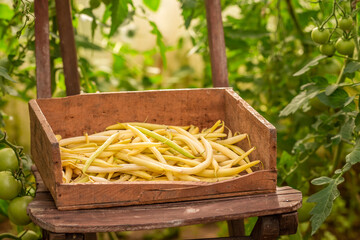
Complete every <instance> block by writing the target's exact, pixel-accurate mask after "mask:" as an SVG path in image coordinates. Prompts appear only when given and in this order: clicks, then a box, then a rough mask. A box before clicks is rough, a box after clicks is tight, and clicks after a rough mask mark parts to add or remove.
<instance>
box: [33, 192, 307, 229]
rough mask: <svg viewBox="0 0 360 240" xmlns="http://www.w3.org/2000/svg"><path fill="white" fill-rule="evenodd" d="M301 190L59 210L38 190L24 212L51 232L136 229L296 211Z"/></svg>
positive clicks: (47, 194) (46, 194) (48, 195)
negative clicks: (34, 198)
mask: <svg viewBox="0 0 360 240" xmlns="http://www.w3.org/2000/svg"><path fill="white" fill-rule="evenodd" d="M300 207H301V192H300V191H298V190H295V189H292V188H290V187H281V188H277V191H276V192H275V193H269V194H257V195H248V196H238V197H229V198H218V199H207V200H198V201H184V202H174V203H161V204H150V205H138V206H125V207H114V208H103V209H91V210H76V211H60V210H58V209H57V208H56V206H55V205H54V202H53V201H52V199H51V197H50V194H49V193H46V192H41V193H38V194H37V195H36V201H34V202H33V203H30V204H29V208H28V212H29V214H30V217H31V218H32V220H33V221H34V222H35V223H36V224H37V225H39V226H40V227H42V228H44V229H47V230H49V231H53V232H58V233H61V232H69V233H70V232H74V233H76V232H108V231H136V230H145V229H157V228H167V227H176V226H185V225H192V224H198V223H208V222H217V221H223V220H236V219H240V218H247V217H252V216H266V215H273V214H281V213H286V212H292V211H296V210H297V209H298V208H300Z"/></svg>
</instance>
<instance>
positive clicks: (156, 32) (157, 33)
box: [149, 21, 167, 68]
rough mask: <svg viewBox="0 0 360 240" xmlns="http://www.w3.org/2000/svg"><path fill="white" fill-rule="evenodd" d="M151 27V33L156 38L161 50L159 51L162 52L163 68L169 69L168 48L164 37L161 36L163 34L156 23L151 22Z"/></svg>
mask: <svg viewBox="0 0 360 240" xmlns="http://www.w3.org/2000/svg"><path fill="white" fill-rule="evenodd" d="M149 23H150V25H151V26H152V28H153V29H152V30H151V33H152V34H154V35H155V36H156V45H157V46H158V48H159V51H160V56H161V59H162V61H163V66H164V68H166V67H167V61H166V55H165V52H166V46H165V43H164V41H163V36H162V34H161V32H160V31H159V29H158V27H157V25H156V23H155V22H153V21H149Z"/></svg>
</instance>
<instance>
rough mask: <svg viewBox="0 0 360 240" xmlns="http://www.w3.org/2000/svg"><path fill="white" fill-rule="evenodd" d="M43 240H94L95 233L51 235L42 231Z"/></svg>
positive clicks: (51, 233)
mask: <svg viewBox="0 0 360 240" xmlns="http://www.w3.org/2000/svg"><path fill="white" fill-rule="evenodd" d="M42 232H43V239H44V240H96V233H53V232H50V231H47V230H44V229H43V231H42Z"/></svg>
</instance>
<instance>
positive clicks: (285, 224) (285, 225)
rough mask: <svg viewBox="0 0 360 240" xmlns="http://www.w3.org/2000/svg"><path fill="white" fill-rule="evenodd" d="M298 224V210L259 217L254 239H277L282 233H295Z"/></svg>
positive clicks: (253, 235)
mask: <svg viewBox="0 0 360 240" xmlns="http://www.w3.org/2000/svg"><path fill="white" fill-rule="evenodd" d="M298 224H299V222H298V213H297V212H291V213H284V214H280V215H272V216H263V217H259V219H258V221H257V222H256V225H255V227H254V229H253V231H252V233H251V237H252V238H253V239H254V240H258V239H277V237H279V236H280V235H291V234H295V233H296V231H297V227H298Z"/></svg>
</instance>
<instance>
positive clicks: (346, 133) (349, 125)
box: [340, 117, 355, 141]
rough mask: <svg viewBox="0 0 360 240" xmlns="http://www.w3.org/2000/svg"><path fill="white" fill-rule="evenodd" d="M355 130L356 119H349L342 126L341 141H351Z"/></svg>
mask: <svg viewBox="0 0 360 240" xmlns="http://www.w3.org/2000/svg"><path fill="white" fill-rule="evenodd" d="M354 128H355V119H354V118H353V117H348V119H347V121H346V122H345V123H344V124H343V125H342V126H341V129H340V136H341V139H344V140H348V141H351V139H352V136H353V131H354Z"/></svg>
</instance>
